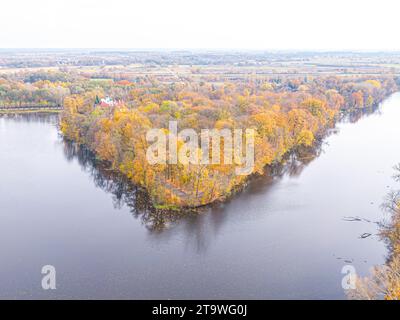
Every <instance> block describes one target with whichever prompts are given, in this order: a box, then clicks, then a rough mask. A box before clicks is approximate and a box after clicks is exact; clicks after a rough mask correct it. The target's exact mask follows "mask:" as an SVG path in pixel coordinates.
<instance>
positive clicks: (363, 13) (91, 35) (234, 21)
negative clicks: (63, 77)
mask: <svg viewBox="0 0 400 320" xmlns="http://www.w3.org/2000/svg"><path fill="white" fill-rule="evenodd" d="M399 16H400V1H398V0H379V1H378V0H376V1H372V0H363V1H362V0H361V1H360V0H335V1H327V0H303V1H301V0H297V1H296V0H274V1H270V0H243V1H236V0H197V1H193V0H1V11H0V47H2V48H207V49H209V48H212V49H225V48H236V49H303V50H309V49H322V50H343V49H346V50H351V49H356V50H400V41H399V35H398V32H399V30H400V21H399Z"/></svg>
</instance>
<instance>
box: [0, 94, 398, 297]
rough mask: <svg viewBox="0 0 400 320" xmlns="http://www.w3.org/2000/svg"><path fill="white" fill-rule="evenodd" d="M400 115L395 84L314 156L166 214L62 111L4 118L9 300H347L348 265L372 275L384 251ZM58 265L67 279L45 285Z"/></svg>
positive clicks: (4, 257)
mask: <svg viewBox="0 0 400 320" xmlns="http://www.w3.org/2000/svg"><path fill="white" fill-rule="evenodd" d="M399 121H400V94H395V95H393V96H392V97H391V98H389V99H388V100H386V101H385V102H384V103H383V104H382V106H381V108H380V110H378V111H377V112H375V113H373V114H372V115H369V116H364V117H362V118H361V119H360V120H358V121H357V122H355V123H351V122H349V121H347V122H344V123H341V124H340V125H338V132H337V133H334V134H332V135H330V136H329V137H328V138H327V139H326V140H325V143H324V145H323V146H322V150H321V154H320V155H319V156H318V157H316V158H315V159H308V160H307V161H302V162H300V161H296V160H292V161H290V162H289V164H288V166H287V167H286V168H285V170H283V171H282V172H281V175H280V176H279V177H277V178H274V179H271V178H268V177H261V178H259V179H257V180H256V181H254V182H253V183H252V184H251V185H250V186H249V187H248V188H247V189H246V190H245V191H244V192H242V193H241V194H239V195H238V196H236V197H235V198H234V199H232V200H231V201H229V202H228V203H226V204H224V205H220V206H218V207H215V208H211V209H209V210H207V211H206V212H204V213H202V214H200V215H188V216H187V217H183V218H180V219H178V218H176V217H170V219H168V218H166V217H163V216H159V215H153V214H152V213H149V212H147V211H145V209H143V207H145V206H144V205H142V207H141V208H142V209H141V208H137V207H135V205H134V204H132V203H135V196H134V195H135V193H134V192H133V191H132V190H130V189H127V187H126V184H124V183H119V182H116V181H113V179H112V178H109V177H108V176H107V174H106V172H104V171H101V170H98V169H96V168H94V167H93V165H92V164H91V162H90V161H89V160H88V158H87V156H85V154H84V153H82V152H77V150H76V149H74V148H73V147H72V146H70V145H68V144H66V143H64V142H63V140H62V138H61V137H60V136H59V134H58V130H57V126H56V123H57V117H56V116H51V115H44V116H38V115H24V116H13V117H11V116H2V117H0V147H1V152H0V179H1V180H0V257H1V268H0V297H1V298H26V299H30V298H144V299H153V298H154V299H155V298H242V299H250V298H273V299H279V298H289V299H290V298H301V299H303V298H304V299H307V298H317V299H325V298H334V299H342V298H344V294H343V290H342V288H341V280H342V277H343V274H341V270H342V267H343V266H344V265H346V264H352V265H353V266H354V267H355V268H356V270H357V272H358V273H359V274H361V275H366V274H367V273H368V270H369V268H370V267H371V266H373V265H376V264H382V263H384V261H385V256H386V254H387V250H386V248H385V245H384V244H383V243H382V242H381V241H379V237H378V236H377V235H376V234H377V232H378V231H377V225H376V224H375V223H374V222H375V221H378V220H380V219H382V217H383V215H384V214H383V213H382V211H381V209H380V205H381V204H382V202H383V200H384V198H385V195H386V194H387V193H388V192H389V191H390V190H391V188H395V184H394V182H393V180H392V175H393V166H394V165H395V164H397V163H399V162H400V148H399V147H398V146H399V143H400V126H399ZM305 162H307V163H305ZM139 207H140V206H139ZM346 217H359V218H360V219H361V221H346ZM364 233H371V234H372V235H371V236H369V237H367V238H365V239H363V238H361V237H360V236H361V235H362V234H364ZM48 264H50V265H53V266H55V268H56V270H57V289H56V290H48V291H44V290H43V289H42V288H41V279H42V274H41V268H42V266H44V265H48Z"/></svg>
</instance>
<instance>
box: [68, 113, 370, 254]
mask: <svg viewBox="0 0 400 320" xmlns="http://www.w3.org/2000/svg"><path fill="white" fill-rule="evenodd" d="M375 111H376V108H371V109H368V110H356V111H354V112H352V113H349V114H348V115H346V117H344V118H343V119H342V120H341V121H343V122H348V121H349V122H356V121H358V120H359V119H360V118H362V117H363V116H366V115H369V114H372V113H374V112H375ZM337 133H338V130H337V129H335V128H333V129H331V130H328V132H327V133H326V134H325V135H324V136H323V137H320V139H319V142H318V143H317V144H316V146H315V147H313V148H307V149H301V150H297V151H296V152H293V153H291V154H288V155H287V156H286V157H285V159H284V161H283V163H282V164H279V165H273V166H269V167H266V169H265V173H264V174H263V175H258V176H254V177H252V178H250V179H249V181H248V183H247V185H246V186H245V187H244V188H243V189H242V190H241V191H240V192H237V193H236V194H234V195H233V196H231V197H230V198H229V199H227V200H226V201H224V202H219V203H214V204H212V205H210V206H207V207H205V208H201V209H196V210H191V211H188V210H186V211H179V212H178V211H165V210H157V209H155V208H154V207H153V206H152V205H151V202H150V199H149V197H148V195H147V193H146V192H145V191H144V190H142V189H140V188H138V187H136V186H134V185H133V184H132V183H130V182H129V181H128V180H127V179H126V178H125V177H123V176H121V175H119V174H117V173H116V172H114V171H112V170H109V169H108V167H107V165H106V164H104V163H102V162H100V161H97V160H96V158H95V156H94V155H93V153H92V152H90V151H89V150H88V149H86V148H85V147H83V146H78V145H76V144H75V143H73V142H70V141H67V140H63V146H64V154H65V156H66V158H67V159H68V160H69V161H72V160H73V159H77V161H78V163H79V164H80V166H81V167H82V169H83V170H84V171H85V172H87V173H88V174H89V175H90V176H91V177H92V179H93V181H94V183H95V185H96V187H99V188H101V189H102V190H104V191H106V192H107V193H110V194H111V195H112V200H113V204H114V207H115V208H116V209H120V208H122V207H124V206H126V207H128V208H129V210H130V212H131V213H132V216H133V217H135V218H137V219H140V220H141V222H142V224H143V225H144V226H145V227H146V228H147V229H148V230H149V231H150V234H151V235H152V237H154V238H155V239H164V240H165V239H168V238H169V237H170V236H172V235H173V234H174V231H173V230H174V229H175V228H182V229H183V231H184V234H186V235H187V237H188V239H187V240H188V243H192V244H193V245H194V246H195V247H196V248H197V251H203V250H205V249H206V247H207V245H206V243H207V241H209V240H210V239H209V236H210V233H211V234H214V235H217V234H218V233H219V231H220V229H221V227H222V226H223V225H224V223H225V221H226V220H227V219H228V217H231V215H232V210H229V207H230V206H231V205H234V203H235V201H237V200H238V199H240V200H242V201H247V199H248V197H253V196H255V195H260V194H263V195H267V194H268V193H269V192H270V191H272V190H273V188H274V186H275V185H276V184H277V183H278V182H279V180H280V179H281V178H282V177H284V176H288V177H298V176H300V175H301V173H302V171H303V170H304V169H305V168H306V167H307V166H308V165H309V164H310V163H311V162H312V161H313V160H315V159H316V158H318V156H319V155H320V154H321V153H322V152H324V146H325V142H324V141H325V139H326V138H327V136H329V135H332V134H337ZM233 211H235V210H233ZM178 222H179V223H178Z"/></svg>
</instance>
